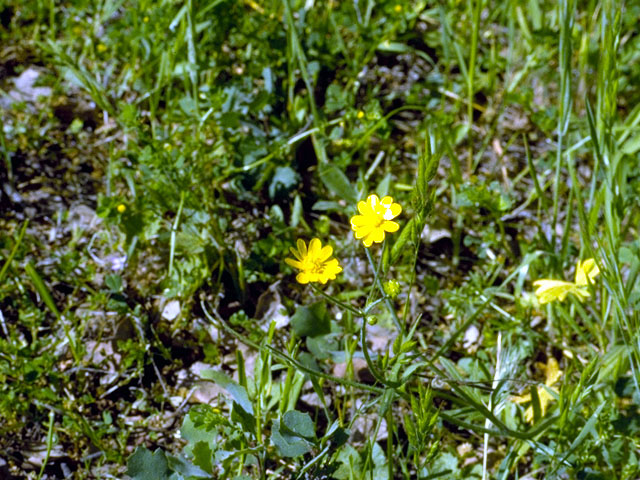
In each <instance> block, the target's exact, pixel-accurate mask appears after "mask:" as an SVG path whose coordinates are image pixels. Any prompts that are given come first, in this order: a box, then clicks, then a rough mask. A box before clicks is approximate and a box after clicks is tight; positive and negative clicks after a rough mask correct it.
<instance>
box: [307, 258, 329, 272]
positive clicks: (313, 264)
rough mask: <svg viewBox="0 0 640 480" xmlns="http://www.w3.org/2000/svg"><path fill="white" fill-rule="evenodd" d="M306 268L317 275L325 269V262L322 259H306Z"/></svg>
mask: <svg viewBox="0 0 640 480" xmlns="http://www.w3.org/2000/svg"><path fill="white" fill-rule="evenodd" d="M304 270H305V271H306V272H309V273H313V274H316V275H319V274H321V273H322V272H323V271H324V264H323V262H321V261H320V260H311V259H309V258H307V259H305V262H304Z"/></svg>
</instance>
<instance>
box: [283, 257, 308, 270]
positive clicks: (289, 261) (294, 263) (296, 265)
mask: <svg viewBox="0 0 640 480" xmlns="http://www.w3.org/2000/svg"><path fill="white" fill-rule="evenodd" d="M284 261H285V263H286V264H287V265H291V266H292V267H293V268H298V269H302V268H303V266H302V262H299V261H297V260H294V259H293V258H285V259H284Z"/></svg>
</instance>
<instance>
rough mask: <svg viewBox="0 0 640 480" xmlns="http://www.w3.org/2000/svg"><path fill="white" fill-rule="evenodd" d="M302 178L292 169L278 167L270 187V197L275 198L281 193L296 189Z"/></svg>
mask: <svg viewBox="0 0 640 480" xmlns="http://www.w3.org/2000/svg"><path fill="white" fill-rule="evenodd" d="M299 179H300V177H299V176H298V174H297V173H296V171H295V170H294V169H292V168H291V167H278V168H276V173H275V174H274V175H273V178H272V179H271V184H270V185H269V196H270V197H271V198H274V197H275V196H276V194H277V193H278V192H280V191H288V190H290V189H291V188H293V187H295V186H296V184H297V183H298V181H299Z"/></svg>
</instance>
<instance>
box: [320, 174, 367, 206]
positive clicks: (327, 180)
mask: <svg viewBox="0 0 640 480" xmlns="http://www.w3.org/2000/svg"><path fill="white" fill-rule="evenodd" d="M318 174H319V175H320V180H322V183H324V186H325V187H327V188H328V189H329V190H330V191H331V192H332V193H335V194H336V195H337V196H338V197H340V198H342V199H343V200H345V201H347V202H349V203H352V204H354V206H355V203H356V202H357V201H358V195H357V193H356V189H355V188H353V185H351V182H349V179H348V178H347V176H346V175H345V174H344V172H343V171H342V170H340V169H339V168H338V167H336V166H335V165H333V164H325V165H320V166H319V168H318Z"/></svg>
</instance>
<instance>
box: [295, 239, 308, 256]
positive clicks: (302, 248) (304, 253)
mask: <svg viewBox="0 0 640 480" xmlns="http://www.w3.org/2000/svg"><path fill="white" fill-rule="evenodd" d="M296 243H297V245H298V252H300V259H303V258H304V257H306V256H307V244H306V243H305V242H304V240H302V239H300V238H299V239H298V241H297V242H296Z"/></svg>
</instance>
